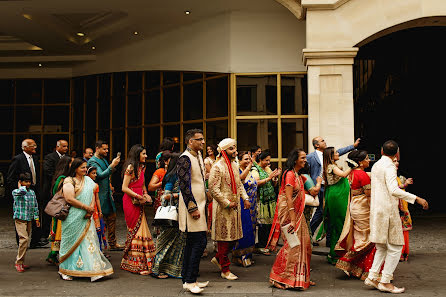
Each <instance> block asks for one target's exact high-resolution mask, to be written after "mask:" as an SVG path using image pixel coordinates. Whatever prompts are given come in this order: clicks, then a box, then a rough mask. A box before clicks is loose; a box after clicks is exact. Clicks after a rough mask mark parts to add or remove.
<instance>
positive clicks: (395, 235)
mask: <svg viewBox="0 0 446 297" xmlns="http://www.w3.org/2000/svg"><path fill="white" fill-rule="evenodd" d="M381 153H382V157H381V159H380V160H379V161H378V162H376V164H375V165H374V166H373V168H372V182H371V186H372V194H371V200H370V241H371V242H374V243H375V245H376V254H375V258H374V260H373V265H372V268H371V269H370V271H369V275H368V277H367V278H366V280H365V284H366V285H368V286H372V287H375V288H377V289H378V290H380V291H382V292H390V293H403V292H404V288H397V287H395V286H394V285H393V284H392V283H391V282H390V281H391V280H392V278H393V272H394V271H395V269H396V266H397V265H398V262H399V259H400V256H401V251H402V249H403V245H404V238H403V229H402V225H401V219H400V215H399V211H398V202H399V199H403V200H406V201H407V202H410V203H412V204H413V203H414V202H417V203H418V204H420V205H422V206H423V209H427V208H428V203H427V202H426V200H424V199H422V198H420V197H417V196H415V195H413V194H411V193H408V192H405V191H403V190H401V189H400V188H399V187H398V182H397V170H396V166H395V164H394V163H393V160H394V159H395V158H396V159H398V160H399V156H400V154H399V148H398V144H397V143H396V142H395V141H393V140H389V141H386V142H385V143H384V145H383V146H382V149H381ZM383 262H384V268H383V270H382V276H381V280H380V282H378V278H379V274H380V272H381V266H382V264H383Z"/></svg>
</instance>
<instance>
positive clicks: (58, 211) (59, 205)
mask: <svg viewBox="0 0 446 297" xmlns="http://www.w3.org/2000/svg"><path fill="white" fill-rule="evenodd" d="M70 207H71V205H69V204H68V203H67V201H66V200H65V197H64V196H63V192H62V191H59V192H57V193H56V194H55V195H54V196H53V198H51V200H50V201H49V202H48V204H47V205H46V207H45V213H46V214H47V215H49V216H52V217H53V218H55V219H57V220H61V221H63V220H65V219H66V218H67V216H68V213H69V211H70Z"/></svg>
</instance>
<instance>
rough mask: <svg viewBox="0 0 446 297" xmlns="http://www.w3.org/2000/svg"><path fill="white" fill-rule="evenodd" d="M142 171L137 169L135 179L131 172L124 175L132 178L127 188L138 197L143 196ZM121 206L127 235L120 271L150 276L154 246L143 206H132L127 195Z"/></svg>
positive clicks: (141, 168) (142, 169) (127, 171)
mask: <svg viewBox="0 0 446 297" xmlns="http://www.w3.org/2000/svg"><path fill="white" fill-rule="evenodd" d="M144 171H145V170H144V167H142V166H141V167H140V168H139V169H138V172H139V174H138V178H137V179H136V178H135V175H134V173H133V170H129V169H127V170H126V172H125V174H126V175H130V176H131V177H132V180H131V181H130V183H129V186H128V187H129V188H130V189H132V191H134V192H135V193H137V194H139V195H142V194H143V186H144ZM122 206H123V210H124V216H125V222H126V224H127V230H128V233H127V240H126V242H125V247H124V255H123V256H122V260H121V269H124V270H127V271H130V272H133V273H139V274H144V275H146V274H150V273H152V258H153V257H154V256H155V245H154V244H153V240H152V235H151V233H150V230H149V226H148V224H147V219H146V215H145V213H144V206H143V205H139V204H133V203H132V198H131V197H130V196H129V195H127V194H124V196H123V197H122Z"/></svg>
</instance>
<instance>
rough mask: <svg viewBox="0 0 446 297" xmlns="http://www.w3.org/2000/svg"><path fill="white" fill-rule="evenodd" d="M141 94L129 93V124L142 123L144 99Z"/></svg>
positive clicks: (139, 124)
mask: <svg viewBox="0 0 446 297" xmlns="http://www.w3.org/2000/svg"><path fill="white" fill-rule="evenodd" d="M141 97H142V96H141V94H137V95H128V99H127V108H128V110H127V126H141V125H142V121H141V119H142V108H141V107H142V106H141V105H142V100H141Z"/></svg>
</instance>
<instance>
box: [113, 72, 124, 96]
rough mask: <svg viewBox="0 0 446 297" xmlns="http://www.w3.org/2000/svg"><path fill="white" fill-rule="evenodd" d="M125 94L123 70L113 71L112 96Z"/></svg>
mask: <svg viewBox="0 0 446 297" xmlns="http://www.w3.org/2000/svg"><path fill="white" fill-rule="evenodd" d="M124 94H125V72H117V73H113V96H123V95H124Z"/></svg>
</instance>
